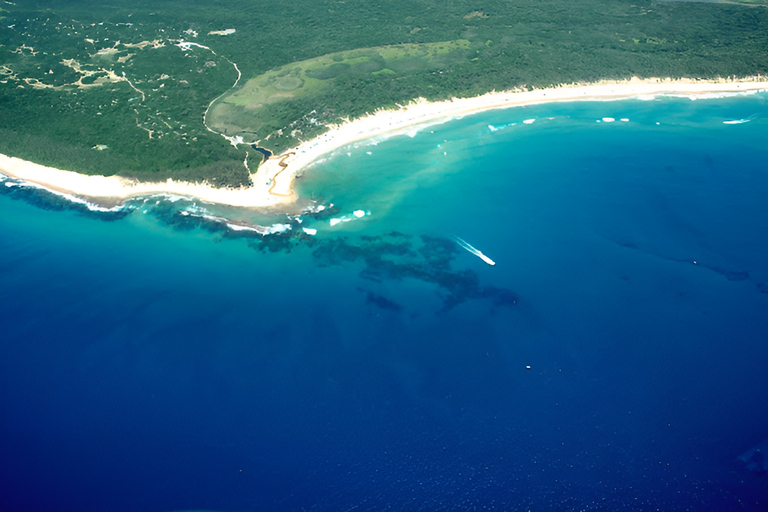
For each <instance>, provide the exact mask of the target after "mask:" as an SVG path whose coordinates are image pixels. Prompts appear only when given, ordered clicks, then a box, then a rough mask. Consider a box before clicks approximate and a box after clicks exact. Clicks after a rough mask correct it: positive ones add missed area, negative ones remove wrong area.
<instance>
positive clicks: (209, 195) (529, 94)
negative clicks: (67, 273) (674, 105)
mask: <svg viewBox="0 0 768 512" xmlns="http://www.w3.org/2000/svg"><path fill="white" fill-rule="evenodd" d="M766 90H768V78H765V77H760V76H758V77H750V78H743V79H737V80H726V79H721V80H693V79H680V80H672V79H638V78H633V79H631V80H624V81H602V82H597V83H593V84H572V85H562V86H558V87H552V88H546V89H534V90H531V91H526V90H512V91H507V92H490V93H487V94H484V95H481V96H476V97H472V98H458V99H457V98H454V99H451V100H446V101H439V102H428V101H426V100H424V99H418V100H415V101H413V102H411V103H410V104H408V105H405V106H402V107H401V108H399V109H397V110H379V111H376V112H374V113H372V114H369V115H367V116H363V117H360V118H358V119H354V120H351V121H346V122H345V123H343V124H340V125H330V126H329V128H330V130H329V131H327V132H326V133H324V134H322V135H320V136H318V137H316V138H314V139H312V140H309V141H307V142H303V143H302V144H300V145H298V146H296V147H294V148H291V149H288V150H286V151H284V152H283V153H281V154H279V155H275V156H274V157H273V158H271V159H269V160H267V161H266V162H264V163H262V164H261V166H259V168H258V169H257V170H256V172H255V173H252V174H251V181H252V182H253V185H252V186H251V187H248V188H239V189H232V188H214V187H212V186H210V185H208V184H195V183H188V182H183V181H174V180H172V179H169V180H167V181H164V182H139V181H137V180H130V179H127V178H122V177H118V176H109V177H105V176H90V175H84V174H79V173H76V172H72V171H65V170H61V169H55V168H52V167H46V166H43V165H39V164H35V163H32V162H28V161H25V160H21V159H19V158H14V157H9V156H6V155H2V154H0V173H2V174H4V175H6V176H8V177H11V178H16V179H20V180H23V181H26V182H29V183H32V184H35V185H38V186H42V187H44V188H47V189H50V190H52V191H55V192H58V193H63V194H70V195H74V196H77V197H80V198H84V199H87V200H93V201H95V202H101V203H103V202H111V203H119V202H121V201H124V200H126V199H128V198H131V197H136V196H147V195H159V194H173V195H179V196H185V197H194V198H198V199H200V200H202V201H206V202H209V203H216V204H223V205H228V206H237V207H252V208H268V207H276V206H281V205H286V206H287V205H290V204H292V203H294V202H295V201H296V199H297V195H296V193H295V191H294V189H293V181H294V179H295V178H296V176H297V175H298V173H299V172H301V171H302V170H304V169H305V168H306V167H307V166H309V165H310V164H312V163H313V162H315V161H317V160H319V159H321V158H322V157H323V156H325V155H327V154H329V153H331V152H333V151H335V150H337V149H339V148H341V147H344V146H346V145H348V144H352V143H355V142H359V141H361V140H365V139H370V138H375V137H381V136H385V135H397V134H399V133H404V132H407V131H409V130H413V129H414V128H416V127H422V126H424V125H429V124H438V123H443V122H447V121H450V120H451V119H454V118H457V117H463V116H467V115H472V114H476V113H480V112H486V111H489V110H496V109H503V108H513V107H523V106H527V105H537V104H542V103H554V102H571V101H615V100H623V99H631V98H638V99H651V98H652V97H654V96H658V95H663V96H687V97H690V98H692V99H694V98H697V97H701V98H706V97H708V96H712V95H722V94H732V93H737V94H738V93H748V92H760V91H766Z"/></svg>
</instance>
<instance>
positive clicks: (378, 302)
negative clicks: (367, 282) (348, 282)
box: [358, 288, 403, 312]
mask: <svg viewBox="0 0 768 512" xmlns="http://www.w3.org/2000/svg"><path fill="white" fill-rule="evenodd" d="M358 290H360V291H361V292H365V294H366V296H365V301H366V302H368V303H369V304H373V305H375V306H378V307H380V308H381V309H386V310H389V311H395V312H397V311H401V310H402V309H403V307H402V306H401V305H400V304H398V303H397V302H395V301H393V300H390V299H388V298H386V297H384V296H383V295H379V294H377V293H373V292H371V291H368V290H365V289H363V288H358Z"/></svg>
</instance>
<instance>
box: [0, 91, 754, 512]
mask: <svg viewBox="0 0 768 512" xmlns="http://www.w3.org/2000/svg"><path fill="white" fill-rule="evenodd" d="M295 187H296V191H297V193H298V195H299V197H300V200H299V201H300V203H299V204H300V206H301V207H302V208H304V211H303V213H300V214H299V213H297V212H293V213H291V214H285V213H274V212H271V213H270V212H268V211H267V212H265V211H263V210H257V209H244V208H234V207H225V206H216V205H211V204H206V203H203V202H201V201H199V200H195V199H192V198H182V197H175V196H148V197H144V198H134V199H131V200H129V201H126V203H125V205H124V206H123V207H121V208H115V209H112V210H109V211H101V210H100V209H98V208H93V207H89V205H88V204H87V203H84V202H72V201H70V200H68V199H66V198H64V197H62V196H59V195H55V194H52V193H49V192H47V191H46V190H44V189H42V188H40V187H35V186H30V185H28V184H25V183H23V182H21V181H19V180H15V179H12V178H10V177H2V178H0V322H1V323H2V331H1V332H2V335H1V336H0V376H1V378H2V381H1V382H2V384H0V411H2V413H1V414H0V420H1V421H0V428H1V429H2V436H0V438H1V439H2V442H0V481H2V482H4V484H3V487H4V488H5V489H11V490H12V491H11V492H2V493H0V509H1V510H9V511H10V510H12V511H71V510H78V511H103V510H110V511H135V510H151V511H170V510H202V509H205V510H222V511H224V510H226V511H237V510H270V511H302V510H306V511H309V510H312V511H341V510H355V511H377V510H385V509H389V510H413V511H417V510H424V511H441V510H498V511H512V510H520V511H523V510H531V511H545V510H546V511H553V510H554V511H571V510H574V511H575V510H602V511H616V510H632V511H635V510H637V511H646V510H649V511H650V510H664V511H683V510H692V511H699V510H705V511H707V510H717V511H730V510H741V511H755V512H757V511H764V510H766V509H768V462H766V461H765V459H764V457H763V454H764V453H765V452H766V451H768V407H766V400H765V397H766V390H768V343H766V342H767V341H768V258H766V255H768V237H766V233H768V201H766V197H767V194H768V93H765V92H760V93H753V94H740V95H722V96H721V97H710V98H707V99H697V100H692V99H690V98H687V97H673V96H655V97H654V98H653V99H648V98H646V100H645V101H640V100H638V99H625V100H617V101H601V102H569V103H551V104H540V105H534V106H527V107H516V108H508V109H502V110H493V111H487V112H482V113H478V114H473V115H469V116H465V117H463V118H459V119H453V120H450V121H447V122H444V123H441V124H433V125H430V126H423V127H420V129H418V130H413V131H411V132H410V133H408V134H400V135H397V136H389V137H379V138H374V139H369V140H365V141H361V142H358V143H355V144H352V145H349V146H346V147H343V148H340V149H338V150H335V151H334V152H332V153H331V154H329V155H327V156H326V157H325V158H323V159H322V160H320V161H317V162H315V163H314V164H312V165H310V166H309V167H307V168H306V169H304V170H303V171H302V172H301V173H300V174H299V176H298V177H297V180H296V182H295ZM254 225H258V226H263V228H260V231H258V230H253V229H251V228H249V226H254ZM265 233H266V234H265Z"/></svg>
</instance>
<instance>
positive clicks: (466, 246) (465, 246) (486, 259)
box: [453, 236, 496, 265]
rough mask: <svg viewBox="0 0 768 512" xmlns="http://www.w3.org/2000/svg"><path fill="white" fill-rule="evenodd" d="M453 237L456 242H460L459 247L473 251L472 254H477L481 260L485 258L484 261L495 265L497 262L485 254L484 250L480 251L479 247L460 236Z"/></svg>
mask: <svg viewBox="0 0 768 512" xmlns="http://www.w3.org/2000/svg"><path fill="white" fill-rule="evenodd" d="M453 238H454V240H456V243H457V244H459V247H461V248H462V249H465V250H467V251H469V252H471V253H472V254H474V255H475V256H477V257H478V258H480V259H481V260H483V261H484V262H486V263H487V264H489V265H495V264H496V262H495V261H493V260H492V259H491V258H489V257H488V256H486V255H485V254H483V253H482V252H480V251H478V250H477V249H475V248H474V247H472V246H471V245H469V244H468V243H467V242H466V241H464V240H463V239H461V238H459V237H457V236H454V237H453Z"/></svg>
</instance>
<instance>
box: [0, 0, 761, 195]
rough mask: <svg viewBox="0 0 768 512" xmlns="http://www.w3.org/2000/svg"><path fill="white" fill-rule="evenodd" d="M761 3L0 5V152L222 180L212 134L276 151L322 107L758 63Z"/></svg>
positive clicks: (691, 73)
mask: <svg viewBox="0 0 768 512" xmlns="http://www.w3.org/2000/svg"><path fill="white" fill-rule="evenodd" d="M765 3H766V2H763V1H762V0H749V1H748V0H739V2H722V3H713V2H688V1H686V2H676V1H651V0H637V1H635V0H582V1H579V2H573V1H567V0H487V1H479V2H476V1H471V2H470V1H460V0H453V1H451V0H448V1H445V0H443V1H437V0H411V1H408V2H405V1H403V0H389V1H386V0H385V1H382V2H375V3H373V2H369V1H362V0H311V1H310V0H292V1H286V0H278V1H270V2H266V1H261V0H256V1H254V0H206V1H200V0H185V1H183V2H182V1H174V0H170V1H163V2H154V1H148V0H136V1H131V2H121V1H115V2H112V3H108V4H105V3H104V2H100V1H94V0H69V1H63V0H51V1H43V0H37V1H35V0H31V1H26V2H23V3H22V2H17V3H16V4H12V3H5V4H3V5H4V7H3V10H2V11H1V12H0V16H1V17H2V19H0V153H4V154H7V155H12V156H18V157H21V158H25V159H27V160H31V161H34V162H38V163H41V164H45V165H51V166H54V167H58V168H63V169H69V170H75V171H79V172H83V173H90V174H107V175H111V174H121V175H124V176H133V177H138V178H141V179H165V178H168V177H173V178H176V179H186V180H192V181H203V180H207V181H208V182H210V183H213V184H215V185H220V186H225V185H229V186H238V185H242V184H247V183H248V179H249V178H248V174H249V173H248V170H247V169H246V168H245V166H244V165H243V161H244V159H245V157H246V153H248V162H249V167H250V170H251V171H253V170H254V169H255V167H256V166H257V165H258V162H259V158H260V154H259V153H257V152H256V151H254V150H252V149H251V148H250V147H249V146H248V145H242V144H241V145H238V146H235V145H233V144H231V143H230V140H227V138H225V137H222V134H224V135H226V136H228V137H230V138H231V137H233V136H238V135H239V136H241V137H242V138H243V139H244V140H245V141H247V142H249V141H258V142H259V145H260V146H262V147H265V148H267V149H269V150H271V151H273V152H280V151H282V150H284V149H286V148H288V147H291V146H293V145H295V144H296V143H297V142H298V141H299V140H303V139H306V138H308V137H311V136H313V135H316V134H317V133H320V132H321V131H323V130H324V129H325V125H326V124H328V123H334V122H338V121H339V120H340V119H343V118H347V117H355V116H359V115H362V114H364V113H366V112H371V111H373V110H375V109H378V108H382V107H390V106H394V105H395V104H398V103H400V104H402V103H404V102H408V101H409V100H411V99H414V98H418V97H425V98H427V99H445V98H449V97H452V96H458V97H462V96H473V95H478V94H482V93H485V92H488V91H491V90H506V89H512V88H516V87H529V88H530V87H544V86H549V85H557V84H562V83H573V82H591V81H596V80H600V79H623V78H630V77H632V76H639V77H673V78H679V77H695V78H715V77H730V76H736V77H740V76H750V75H757V74H766V73H768V8H766V7H765V6H764V5H761V4H765ZM236 83H237V85H236V87H234V88H233V86H235V84H236ZM209 106H210V109H209ZM206 112H207V114H206ZM204 116H205V120H206V121H207V122H206V123H204Z"/></svg>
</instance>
